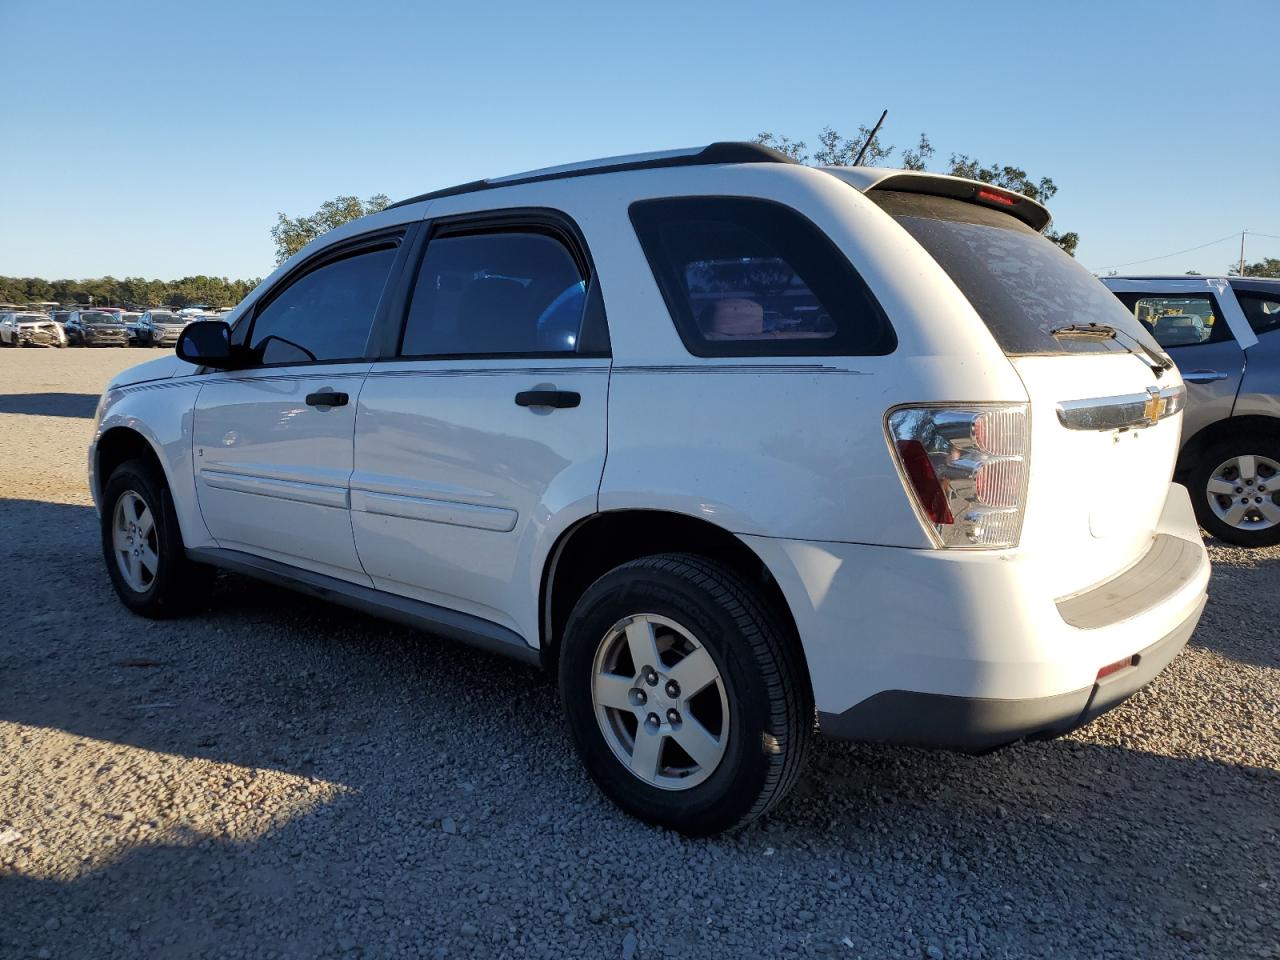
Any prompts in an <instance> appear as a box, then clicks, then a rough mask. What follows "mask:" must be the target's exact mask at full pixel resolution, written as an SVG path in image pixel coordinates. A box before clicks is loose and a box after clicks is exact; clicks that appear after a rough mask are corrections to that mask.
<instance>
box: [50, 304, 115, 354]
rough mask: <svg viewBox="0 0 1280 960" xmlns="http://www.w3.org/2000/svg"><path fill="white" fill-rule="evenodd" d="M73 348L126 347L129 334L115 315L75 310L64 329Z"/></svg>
mask: <svg viewBox="0 0 1280 960" xmlns="http://www.w3.org/2000/svg"><path fill="white" fill-rule="evenodd" d="M64 329H65V331H66V335H67V342H68V343H69V344H70V345H71V346H73V347H127V346H128V345H129V333H128V330H127V329H126V327H125V325H124V324H123V323H121V322H120V317H119V315H118V314H116V313H110V312H107V311H103V310H75V311H73V312H72V313H71V316H70V317H69V318H68V319H67V322H66V325H65V327H64Z"/></svg>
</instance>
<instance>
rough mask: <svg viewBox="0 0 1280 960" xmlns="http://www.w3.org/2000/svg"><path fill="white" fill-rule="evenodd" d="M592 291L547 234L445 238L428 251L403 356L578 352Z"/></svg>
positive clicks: (568, 256) (407, 326)
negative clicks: (588, 289) (587, 299)
mask: <svg viewBox="0 0 1280 960" xmlns="http://www.w3.org/2000/svg"><path fill="white" fill-rule="evenodd" d="M586 292H587V284H586V281H585V279H584V278H583V275H582V271H581V270H579V268H578V265H577V262H576V261H575V260H574V258H573V255H572V254H571V253H570V252H569V250H568V249H567V248H566V247H565V245H564V244H563V243H561V242H560V240H558V239H556V238H555V237H552V236H549V235H547V234H543V233H532V232H518V231H506V232H489V233H476V234H464V235H446V236H440V237H436V238H435V239H433V240H432V241H431V242H430V243H429V244H428V245H427V253H426V256H425V257H423V260H422V268H421V270H419V272H418V280H417V284H416V285H415V288H414V293H413V301H412V303H411V304H410V307H409V318H408V321H407V323H406V324H405V331H404V341H403V343H402V345H401V349H400V353H401V355H402V356H409V357H412V356H493V355H501V354H517V355H525V354H547V353H573V352H574V351H575V350H576V349H577V347H578V340H579V338H580V337H581V332H582V317H583V311H584V308H585V306H586Z"/></svg>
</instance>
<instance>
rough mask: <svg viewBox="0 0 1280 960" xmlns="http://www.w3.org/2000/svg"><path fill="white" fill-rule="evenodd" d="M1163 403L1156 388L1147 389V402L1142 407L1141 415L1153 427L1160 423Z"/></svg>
mask: <svg viewBox="0 0 1280 960" xmlns="http://www.w3.org/2000/svg"><path fill="white" fill-rule="evenodd" d="M1165 403H1166V401H1165V399H1164V397H1162V396H1160V391H1159V390H1158V389H1157V388H1155V387H1147V402H1146V404H1144V405H1143V407H1142V415H1143V416H1144V417H1146V418H1147V422H1149V423H1151V424H1153V425H1154V424H1157V423H1159V422H1160V417H1161V415H1162V414H1163V413H1164V406H1165Z"/></svg>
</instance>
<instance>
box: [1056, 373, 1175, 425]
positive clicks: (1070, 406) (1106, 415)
mask: <svg viewBox="0 0 1280 960" xmlns="http://www.w3.org/2000/svg"><path fill="white" fill-rule="evenodd" d="M1186 403H1187V388H1186V387H1185V386H1183V385H1182V384H1177V385H1176V386H1171V387H1165V388H1164V389H1157V388H1155V387H1148V388H1147V392H1146V393H1127V394H1122V395H1121V396H1116V397H1091V398H1089V399H1086V400H1063V401H1060V402H1059V403H1058V405H1057V411H1058V422H1059V423H1061V424H1062V425H1063V426H1064V427H1066V428H1067V429H1068V430H1129V429H1137V428H1141V427H1151V426H1154V425H1155V424H1157V423H1159V422H1160V421H1161V420H1164V419H1165V418H1167V417H1171V416H1173V415H1174V414H1176V413H1181V412H1182V408H1183V407H1185V406H1186Z"/></svg>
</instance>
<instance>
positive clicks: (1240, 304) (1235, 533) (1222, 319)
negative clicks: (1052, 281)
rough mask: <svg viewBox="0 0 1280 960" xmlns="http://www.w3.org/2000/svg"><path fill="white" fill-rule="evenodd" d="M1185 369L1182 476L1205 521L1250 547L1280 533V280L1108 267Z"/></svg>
mask: <svg viewBox="0 0 1280 960" xmlns="http://www.w3.org/2000/svg"><path fill="white" fill-rule="evenodd" d="M1103 282H1104V283H1106V285H1107V286H1108V287H1109V288H1110V289H1111V290H1112V292H1114V293H1115V295H1116V296H1117V297H1118V298H1119V299H1120V301H1121V302H1122V303H1123V304H1124V305H1125V306H1127V307H1128V308H1129V309H1130V310H1132V311H1133V313H1134V315H1135V316H1136V317H1137V318H1138V319H1139V320H1140V321H1142V322H1143V323H1145V324H1146V325H1147V326H1148V328H1149V329H1150V330H1151V332H1152V334H1153V336H1154V337H1155V339H1156V340H1158V341H1159V342H1160V345H1161V346H1162V347H1164V348H1165V349H1166V350H1168V351H1169V355H1170V356H1171V357H1172V358H1173V359H1174V361H1175V362H1176V363H1177V364H1178V368H1179V369H1180V370H1181V371H1182V378H1183V380H1185V381H1186V383H1187V411H1186V414H1185V416H1186V420H1185V424H1184V427H1183V431H1182V449H1181V451H1180V453H1179V455H1178V466H1177V474H1176V476H1177V479H1178V480H1179V482H1181V483H1184V484H1186V485H1187V487H1188V488H1190V490H1191V492H1192V503H1193V504H1194V505H1195V508H1196V516H1197V518H1198V519H1199V521H1200V525H1201V526H1202V527H1204V528H1205V529H1206V530H1208V531H1209V532H1210V533H1211V534H1213V535H1214V536H1215V537H1217V538H1218V539H1220V540H1225V541H1226V542H1228V543H1234V544H1238V545H1240V546H1245V547H1263V546H1273V545H1275V544H1277V543H1280V333H1277V331H1280V280H1263V279H1257V280H1254V279H1249V278H1246V277H1187V276H1180V277H1108V278H1107V279H1106V280H1104V281H1103Z"/></svg>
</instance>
